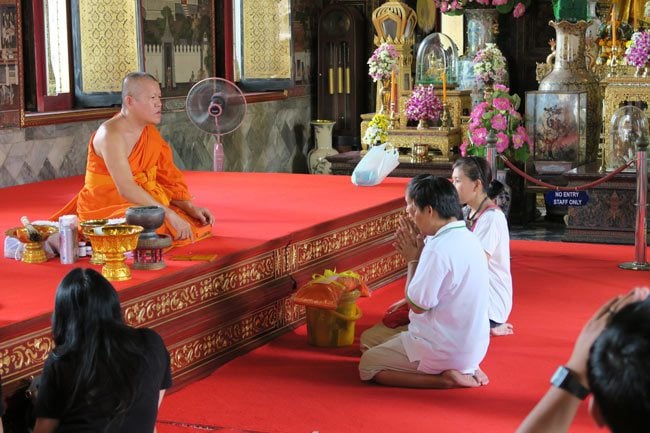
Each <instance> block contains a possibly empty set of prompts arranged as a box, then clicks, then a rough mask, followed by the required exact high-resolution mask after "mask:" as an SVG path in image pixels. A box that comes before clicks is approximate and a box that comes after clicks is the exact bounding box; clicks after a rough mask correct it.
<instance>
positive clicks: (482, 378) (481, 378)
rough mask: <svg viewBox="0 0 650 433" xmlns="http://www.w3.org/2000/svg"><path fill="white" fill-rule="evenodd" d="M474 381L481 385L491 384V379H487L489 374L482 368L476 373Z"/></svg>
mask: <svg viewBox="0 0 650 433" xmlns="http://www.w3.org/2000/svg"><path fill="white" fill-rule="evenodd" d="M474 379H476V381H477V382H478V383H479V384H480V385H481V386H483V385H487V384H488V383H490V379H489V378H488V377H487V374H485V372H484V371H483V370H481V369H480V368H477V369H476V371H475V372H474Z"/></svg>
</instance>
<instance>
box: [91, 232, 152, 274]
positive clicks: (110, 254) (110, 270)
mask: <svg viewBox="0 0 650 433" xmlns="http://www.w3.org/2000/svg"><path fill="white" fill-rule="evenodd" d="M142 230H143V229H142V227H141V226H135V225H130V224H117V225H106V226H100V227H87V228H85V229H84V230H83V233H84V236H86V237H87V238H88V239H90V243H91V244H92V246H93V254H94V252H95V251H98V252H99V253H100V254H102V255H103V256H104V266H102V275H103V276H104V277H106V279H107V280H110V281H125V280H129V279H131V270H130V269H129V267H128V266H127V265H126V263H124V262H125V260H126V258H125V256H124V253H126V252H127V251H133V250H134V249H135V247H136V246H137V245H138V237H139V236H140V232H142Z"/></svg>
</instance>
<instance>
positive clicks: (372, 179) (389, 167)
mask: <svg viewBox="0 0 650 433" xmlns="http://www.w3.org/2000/svg"><path fill="white" fill-rule="evenodd" d="M398 165H399V152H398V151H397V149H395V148H394V147H393V145H392V144H390V143H386V144H380V145H378V146H373V147H372V148H371V149H370V150H369V151H368V153H366V154H365V156H364V157H363V158H361V161H359V163H358V164H357V166H356V167H354V171H353V172H352V183H353V184H355V185H358V186H374V185H379V184H380V183H381V182H382V181H383V180H384V179H386V176H388V175H389V174H390V172H391V171H393V170H395V167H397V166H398Z"/></svg>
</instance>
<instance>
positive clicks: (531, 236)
mask: <svg viewBox="0 0 650 433" xmlns="http://www.w3.org/2000/svg"><path fill="white" fill-rule="evenodd" d="M538 210H539V212H538V213H539V215H538V216H537V218H535V220H534V221H532V222H529V223H528V224H526V225H525V226H521V225H511V226H510V239H518V240H523V239H527V240H537V241H555V242H561V241H562V239H563V237H564V229H565V228H566V225H565V224H564V221H562V220H561V219H557V218H546V215H545V209H544V208H540V209H538Z"/></svg>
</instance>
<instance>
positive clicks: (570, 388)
mask: <svg viewBox="0 0 650 433" xmlns="http://www.w3.org/2000/svg"><path fill="white" fill-rule="evenodd" d="M551 384H552V385H553V386H556V387H558V388H560V389H563V390H565V391H566V392H568V393H570V394H572V395H574V396H576V397H578V398H579V399H580V400H584V399H585V398H587V396H588V395H589V390H588V389H587V388H585V387H584V386H583V385H582V384H581V383H580V381H578V379H577V378H576V376H575V374H574V373H573V372H572V371H571V370H569V369H568V368H566V367H565V366H563V365H560V366H559V367H558V369H557V371H556V372H555V374H554V375H553V377H551Z"/></svg>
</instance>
